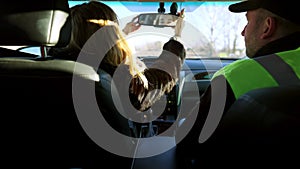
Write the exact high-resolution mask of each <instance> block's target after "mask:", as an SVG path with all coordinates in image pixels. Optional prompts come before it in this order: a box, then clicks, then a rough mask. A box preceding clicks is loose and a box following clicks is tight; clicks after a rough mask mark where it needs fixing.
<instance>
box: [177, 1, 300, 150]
mask: <svg viewBox="0 0 300 169" xmlns="http://www.w3.org/2000/svg"><path fill="white" fill-rule="evenodd" d="M296 2H297V1H284V0H247V1H241V2H238V3H235V4H232V5H230V6H229V10H230V11H231V12H235V13H238V12H246V18H247V21H248V23H247V25H246V26H245V27H244V30H243V31H242V32H241V34H242V36H244V41H245V46H246V54H247V56H248V57H249V59H243V60H239V61H236V62H234V63H232V64H230V65H228V66H226V67H224V68H222V69H221V70H219V71H218V72H216V73H215V74H214V76H213V78H212V81H211V85H210V86H209V87H208V89H207V90H206V92H205V93H204V94H203V95H202V96H201V100H200V106H199V105H198V107H199V111H198V112H196V113H198V116H197V120H196V122H195V124H194V126H193V127H192V129H191V130H190V132H189V133H188V135H187V136H186V137H185V138H184V139H183V141H182V142H180V143H179V146H180V144H182V145H190V146H191V147H192V148H191V149H189V150H192V149H193V145H194V144H192V142H194V143H196V144H199V143H203V142H205V141H207V139H208V138H209V137H210V136H211V135H212V133H213V132H214V131H215V129H216V127H217V126H218V123H219V122H220V120H221V117H222V115H223V114H224V113H225V112H226V111H227V110H228V108H229V107H230V106H231V105H232V104H233V102H234V101H235V100H236V99H238V98H239V97H240V96H241V95H243V94H245V93H246V92H248V91H250V90H254V89H258V88H264V87H273V86H280V85H290V84H299V83H300V14H299V12H298V10H299V6H298V5H296ZM220 84H221V85H220ZM220 97H223V98H222V99H219V100H218V98H220ZM220 100H221V101H220ZM194 113H195V112H192V113H191V114H194ZM191 117H193V116H192V115H191V116H188V117H187V118H186V120H185V122H184V123H192V122H193V121H195V120H194V119H193V118H191ZM194 117H195V116H194ZM184 123H183V125H181V126H184ZM179 131H180V130H179ZM186 150H188V149H186ZM196 153H197V152H196Z"/></svg>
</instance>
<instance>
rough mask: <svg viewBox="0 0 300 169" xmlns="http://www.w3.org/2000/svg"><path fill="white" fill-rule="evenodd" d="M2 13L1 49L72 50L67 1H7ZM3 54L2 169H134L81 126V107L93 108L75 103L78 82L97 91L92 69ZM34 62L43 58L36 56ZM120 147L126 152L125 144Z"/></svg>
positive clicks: (0, 65)
mask: <svg viewBox="0 0 300 169" xmlns="http://www.w3.org/2000/svg"><path fill="white" fill-rule="evenodd" d="M0 8H1V10H0V45H1V46H3V45H14V46H16V45H22V46H23V45H28V46H41V47H44V46H64V45H66V44H68V41H69V38H70V27H69V26H70V25H69V23H68V22H69V20H68V12H69V6H68V2H67V0H43V1H35V0H30V1H22V0H17V1H5V2H1V5H0ZM51 31H52V32H51ZM3 51H6V52H3V53H2V52H1V50H0V81H1V83H0V89H1V96H0V105H1V115H2V117H1V143H2V144H1V155H2V160H1V161H2V162H3V163H2V165H5V166H8V167H9V168H19V167H22V168H45V167H47V168H50V167H51V168H101V167H102V166H107V165H109V166H110V167H112V168H115V167H116V166H119V165H123V166H124V168H130V166H131V159H129V158H125V157H124V158H123V157H120V156H118V155H115V154H113V153H110V152H108V151H106V150H105V149H103V148H101V147H100V146H98V145H97V144H96V142H95V141H94V140H92V139H91V137H89V136H90V135H88V134H87V132H86V131H85V130H84V128H83V126H82V122H81V121H80V120H79V117H78V116H79V114H78V113H77V110H78V106H79V108H80V106H81V105H87V106H86V107H89V106H90V105H89V104H90V103H89V102H88V101H86V102H84V103H81V104H75V103H74V101H75V100H74V93H76V92H77V89H78V88H76V85H75V83H74V79H77V82H78V81H79V82H80V83H84V84H85V86H86V87H88V88H92V89H94V88H96V89H95V90H96V91H97V90H98V89H97V86H99V85H97V83H99V76H98V74H97V72H96V71H95V70H94V69H93V68H92V67H90V66H88V65H85V64H81V63H76V62H73V61H67V60H55V59H47V58H44V59H43V60H35V59H24V58H23V57H26V58H28V54H25V53H22V52H18V51H11V52H7V51H8V50H7V49H5V50H3ZM16 57H17V58H16ZM35 57H37V58H38V57H40V56H35V55H32V58H35ZM22 58H23V59H22ZM95 90H93V91H95ZM100 90H101V89H100ZM94 93H95V94H96V95H97V92H94ZM77 94H78V92H77ZM81 94H82V97H84V96H85V93H81ZM101 97H102V96H101V95H97V98H99V100H98V101H101V100H102V99H103V98H101ZM99 104H101V103H99ZM75 110H76V111H75ZM85 113H87V114H88V113H90V112H89V111H85ZM99 137H105V133H99ZM121 146H124V147H128V145H127V143H126V142H124V145H122V144H121ZM129 146H130V145H129ZM116 161H117V162H116Z"/></svg>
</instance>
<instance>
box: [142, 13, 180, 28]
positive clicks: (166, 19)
mask: <svg viewBox="0 0 300 169" xmlns="http://www.w3.org/2000/svg"><path fill="white" fill-rule="evenodd" d="M177 18H178V17H177V16H175V15H171V14H164V13H143V14H140V15H139V16H138V23H139V24H140V25H148V26H155V27H175V25H176V21H177Z"/></svg>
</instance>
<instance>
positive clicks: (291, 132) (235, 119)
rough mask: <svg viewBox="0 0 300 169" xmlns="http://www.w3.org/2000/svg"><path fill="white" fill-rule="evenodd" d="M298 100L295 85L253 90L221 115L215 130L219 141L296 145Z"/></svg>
mask: <svg viewBox="0 0 300 169" xmlns="http://www.w3.org/2000/svg"><path fill="white" fill-rule="evenodd" d="M299 103H300V86H299V85H295V86H280V87H271V88H264V89H257V90H253V91H251V92H248V93H247V94H245V95H243V96H241V97H240V98H239V99H238V100H237V101H236V102H235V103H234V104H233V105H232V107H231V108H230V109H229V111H228V112H227V113H226V114H224V117H223V119H222V120H221V122H220V124H219V126H218V129H217V132H219V133H220V134H221V133H222V138H224V140H223V143H224V142H225V140H226V142H227V141H228V142H227V143H233V144H237V143H239V142H241V143H248V144H292V143H296V144H298V143H299V141H300V132H299V131H300V105H299ZM225 137H226V139H225Z"/></svg>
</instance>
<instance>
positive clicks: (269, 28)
mask: <svg viewBox="0 0 300 169" xmlns="http://www.w3.org/2000/svg"><path fill="white" fill-rule="evenodd" d="M276 27H277V25H276V19H275V18H274V17H267V18H266V19H265V21H264V25H263V29H264V30H263V34H262V35H261V38H262V39H266V38H269V37H271V36H272V35H273V34H274V33H275V30H276Z"/></svg>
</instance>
